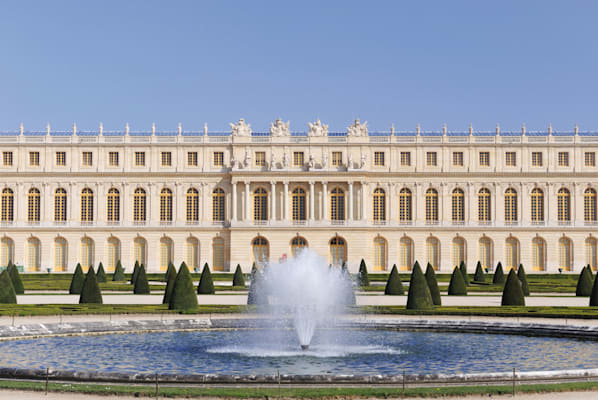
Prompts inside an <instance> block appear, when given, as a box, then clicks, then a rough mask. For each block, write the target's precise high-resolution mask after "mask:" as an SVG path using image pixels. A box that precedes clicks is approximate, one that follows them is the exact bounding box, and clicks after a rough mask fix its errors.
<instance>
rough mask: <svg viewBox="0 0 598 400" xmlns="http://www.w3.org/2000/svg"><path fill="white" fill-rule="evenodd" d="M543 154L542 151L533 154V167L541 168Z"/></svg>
mask: <svg viewBox="0 0 598 400" xmlns="http://www.w3.org/2000/svg"><path fill="white" fill-rule="evenodd" d="M542 164H543V163H542V152H540V151H533V152H532V167H541V166H542Z"/></svg>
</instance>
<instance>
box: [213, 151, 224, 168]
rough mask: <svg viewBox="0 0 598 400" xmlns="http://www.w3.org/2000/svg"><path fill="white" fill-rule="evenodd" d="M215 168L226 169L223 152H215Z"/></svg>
mask: <svg viewBox="0 0 598 400" xmlns="http://www.w3.org/2000/svg"><path fill="white" fill-rule="evenodd" d="M214 166H215V167H224V153H223V152H222V151H215V152H214Z"/></svg>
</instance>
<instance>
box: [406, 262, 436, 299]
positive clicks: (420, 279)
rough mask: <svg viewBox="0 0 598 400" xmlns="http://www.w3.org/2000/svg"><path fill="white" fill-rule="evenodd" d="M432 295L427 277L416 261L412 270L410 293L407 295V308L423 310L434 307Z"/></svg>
mask: <svg viewBox="0 0 598 400" xmlns="http://www.w3.org/2000/svg"><path fill="white" fill-rule="evenodd" d="M433 307H434V303H433V302H432V295H431V294H430V288H429V287H428V282H426V277H425V276H424V273H423V272H422V269H421V268H420V266H419V263H418V262H416V263H415V265H414V266H413V272H411V280H410V281H409V293H408V295H407V309H408V310H421V309H427V308H433Z"/></svg>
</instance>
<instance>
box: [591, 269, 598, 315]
mask: <svg viewBox="0 0 598 400" xmlns="http://www.w3.org/2000/svg"><path fill="white" fill-rule="evenodd" d="M590 307H598V274H596V277H595V278H594V286H593V287H592V294H591V295H590Z"/></svg>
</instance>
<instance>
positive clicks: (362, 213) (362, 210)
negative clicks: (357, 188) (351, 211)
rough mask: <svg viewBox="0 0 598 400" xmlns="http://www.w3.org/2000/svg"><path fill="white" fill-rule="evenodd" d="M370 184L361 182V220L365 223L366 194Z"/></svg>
mask: <svg viewBox="0 0 598 400" xmlns="http://www.w3.org/2000/svg"><path fill="white" fill-rule="evenodd" d="M367 187H368V184H367V183H366V182H361V204H360V206H361V212H360V214H359V218H360V219H361V220H362V221H363V222H365V220H366V218H365V192H366V190H367Z"/></svg>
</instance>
